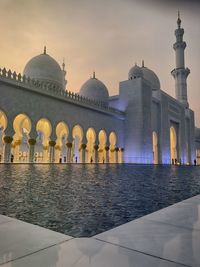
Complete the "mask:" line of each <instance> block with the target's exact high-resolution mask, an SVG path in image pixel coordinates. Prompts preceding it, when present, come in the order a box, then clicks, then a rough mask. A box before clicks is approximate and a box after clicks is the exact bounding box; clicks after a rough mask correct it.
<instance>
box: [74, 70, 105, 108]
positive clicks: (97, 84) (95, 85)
mask: <svg viewBox="0 0 200 267" xmlns="http://www.w3.org/2000/svg"><path fill="white" fill-rule="evenodd" d="M79 94H80V95H81V96H84V97H87V98H89V99H93V100H97V101H101V102H104V103H105V104H106V105H108V98H109V94H108V89H107V88H106V86H105V85H104V84H103V83H102V82H101V81H100V80H98V79H97V78H96V77H95V74H94V75H93V77H92V78H90V79H89V80H87V81H86V82H85V83H84V84H83V85H82V86H81V89H80V91H79Z"/></svg>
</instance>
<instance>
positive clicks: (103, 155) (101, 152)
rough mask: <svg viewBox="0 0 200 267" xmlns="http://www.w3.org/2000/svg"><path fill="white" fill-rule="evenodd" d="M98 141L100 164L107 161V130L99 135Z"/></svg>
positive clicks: (101, 131)
mask: <svg viewBox="0 0 200 267" xmlns="http://www.w3.org/2000/svg"><path fill="white" fill-rule="evenodd" d="M98 139H99V151H98V158H99V162H100V163H103V162H105V160H106V151H105V147H106V142H107V134H106V132H105V130H103V129H102V130H100V132H99V135H98Z"/></svg>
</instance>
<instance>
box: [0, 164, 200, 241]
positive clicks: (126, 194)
mask: <svg viewBox="0 0 200 267" xmlns="http://www.w3.org/2000/svg"><path fill="white" fill-rule="evenodd" d="M199 193H200V168H199V167H189V166H181V167H174V166H148V165H131V164H124V165H114V164H113V165H112V164H101V165H97V164H85V165H84V164H67V165H48V164H44V165H39V164H38V165H36V164H34V165H23V164H19V165H4V164H1V165H0V214H5V215H8V216H11V217H15V218H18V219H21V220H24V221H27V222H30V223H33V224H38V225H40V226H43V227H47V228H49V229H52V230H55V231H58V232H62V233H65V234H68V235H71V236H92V235H95V234H97V233H100V232H103V231H105V230H108V229H110V228H113V227H115V226H118V225H120V224H123V223H125V222H128V221H130V220H133V219H135V218H138V217H141V216H143V215H146V214H148V213H151V212H153V211H156V210H158V209H161V208H163V207H166V206H169V205H171V204H173V203H176V202H179V201H181V200H183V199H186V198H189V197H191V196H194V195H196V194H199Z"/></svg>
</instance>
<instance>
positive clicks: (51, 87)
mask: <svg viewBox="0 0 200 267" xmlns="http://www.w3.org/2000/svg"><path fill="white" fill-rule="evenodd" d="M0 79H6V80H8V81H9V82H11V83H14V84H16V85H20V86H24V87H26V88H27V89H31V90H33V89H35V90H36V91H37V90H38V89H39V90H40V92H41V91H43V92H44V93H47V92H48V94H49V95H51V96H52V95H53V96H55V97H56V96H59V97H62V98H63V99H64V100H72V101H74V102H79V103H82V104H86V105H90V106H96V107H98V108H100V109H102V110H106V111H108V112H112V113H115V114H118V115H124V113H123V112H122V111H120V110H118V109H115V108H112V107H109V106H108V105H106V104H105V103H104V102H102V101H97V100H94V99H90V98H86V97H84V96H81V95H79V94H77V93H74V92H71V91H68V90H66V91H64V90H63V89H62V88H61V86H60V85H59V84H56V83H53V82H50V81H39V80H35V79H31V78H30V77H26V76H25V75H21V73H18V74H17V73H16V72H15V71H14V72H12V71H11V70H10V69H9V70H6V68H3V69H1V68H0Z"/></svg>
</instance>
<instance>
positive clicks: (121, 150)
mask: <svg viewBox="0 0 200 267" xmlns="http://www.w3.org/2000/svg"><path fill="white" fill-rule="evenodd" d="M120 152H121V163H123V162H124V148H120Z"/></svg>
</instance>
